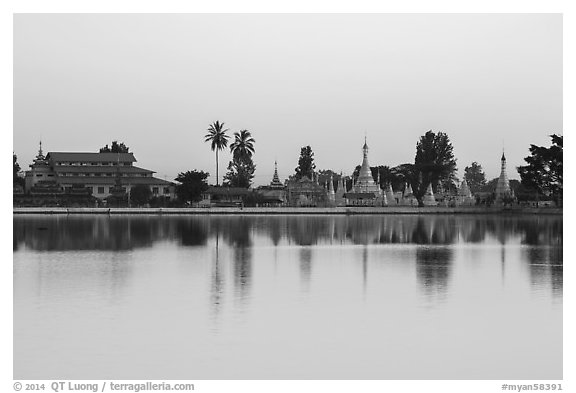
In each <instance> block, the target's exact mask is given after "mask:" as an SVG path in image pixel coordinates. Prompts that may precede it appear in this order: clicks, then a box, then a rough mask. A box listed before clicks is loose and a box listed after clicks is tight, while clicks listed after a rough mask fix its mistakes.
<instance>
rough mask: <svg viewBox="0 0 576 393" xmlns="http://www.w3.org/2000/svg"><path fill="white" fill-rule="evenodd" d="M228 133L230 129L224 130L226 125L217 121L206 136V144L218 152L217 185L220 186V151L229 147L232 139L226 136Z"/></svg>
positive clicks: (211, 125)
mask: <svg viewBox="0 0 576 393" xmlns="http://www.w3.org/2000/svg"><path fill="white" fill-rule="evenodd" d="M226 131H228V129H225V130H224V123H220V122H219V121H218V120H216V122H215V123H213V124H210V127H208V134H206V135H205V136H204V142H210V147H211V148H212V150H213V151H214V150H215V151H216V185H218V151H219V150H222V149H224V148H225V147H226V146H227V145H228V138H230V137H229V136H228V135H226Z"/></svg>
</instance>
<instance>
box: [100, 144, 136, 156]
mask: <svg viewBox="0 0 576 393" xmlns="http://www.w3.org/2000/svg"><path fill="white" fill-rule="evenodd" d="M129 150H130V149H129V148H128V146H126V145H125V144H124V143H123V142H122V143H118V141H112V147H108V145H106V146H104V147H101V148H100V153H130V151H129Z"/></svg>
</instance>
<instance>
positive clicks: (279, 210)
mask: <svg viewBox="0 0 576 393" xmlns="http://www.w3.org/2000/svg"><path fill="white" fill-rule="evenodd" d="M13 213H14V214H115V215H117V214H174V215H194V214H310V215H312V214H502V213H509V214H560V215H561V214H562V208H550V207H542V208H534V207H522V208H517V207H514V208H502V207H469V206H466V207H464V206H462V207H432V206H428V207H413V206H394V207H332V208H330V207H244V208H240V207H211V208H80V207H79V208H72V207H71V208H66V207H15V208H13Z"/></svg>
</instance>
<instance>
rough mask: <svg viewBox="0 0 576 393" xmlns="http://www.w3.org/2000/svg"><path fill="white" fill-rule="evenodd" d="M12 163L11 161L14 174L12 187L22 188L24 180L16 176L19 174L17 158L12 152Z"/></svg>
mask: <svg viewBox="0 0 576 393" xmlns="http://www.w3.org/2000/svg"><path fill="white" fill-rule="evenodd" d="M12 161H13V165H12V166H13V171H14V172H13V173H14V177H13V179H12V183H13V184H12V185H14V186H16V185H18V186H22V187H24V179H22V178H21V177H20V176H18V174H19V173H20V165H19V164H18V157H17V156H16V154H15V153H14V152H12Z"/></svg>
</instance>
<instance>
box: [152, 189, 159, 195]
mask: <svg viewBox="0 0 576 393" xmlns="http://www.w3.org/2000/svg"><path fill="white" fill-rule="evenodd" d="M152 194H154V195H158V187H152Z"/></svg>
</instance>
